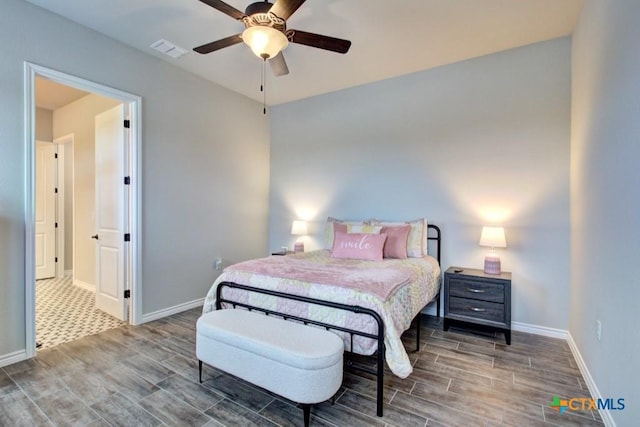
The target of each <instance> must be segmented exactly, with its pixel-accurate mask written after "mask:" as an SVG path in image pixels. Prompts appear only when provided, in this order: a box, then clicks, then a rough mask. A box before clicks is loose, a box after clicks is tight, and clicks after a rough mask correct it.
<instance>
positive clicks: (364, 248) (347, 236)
mask: <svg viewBox="0 0 640 427" xmlns="http://www.w3.org/2000/svg"><path fill="white" fill-rule="evenodd" d="M386 240H387V235H386V234H364V233H343V232H341V231H337V232H335V238H334V239H333V249H332V250H331V258H342V259H364V260H369V261H382V248H383V247H384V242H385V241H386Z"/></svg>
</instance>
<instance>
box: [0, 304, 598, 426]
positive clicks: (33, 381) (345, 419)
mask: <svg viewBox="0 0 640 427" xmlns="http://www.w3.org/2000/svg"><path fill="white" fill-rule="evenodd" d="M199 315H200V309H193V310H189V311H186V312H184V313H180V314H177V315H174V316H171V317H168V318H165V319H162V320H158V321H155V322H151V323H148V324H145V325H141V326H136V327H132V326H123V327H119V328H116V329H111V330H109V331H106V332H102V333H100V334H97V335H92V336H89V337H85V338H82V339H80V340H77V341H73V342H70V343H66V344H61V345H58V346H56V347H52V348H49V349H45V350H42V351H39V352H38V355H37V357H36V358H35V359H31V360H27V361H24V362H20V363H16V364H14V365H10V366H6V367H4V368H1V369H0V425H1V426H5V425H6V426H45V425H46V426H51V425H56V426H66V425H81V426H109V425H111V426H160V425H168V426H202V425H206V426H219V425H226V426H254V425H255V426H274V425H280V426H296V425H302V410H301V409H299V408H298V407H296V406H295V404H293V403H291V402H289V401H287V400H285V399H281V398H279V397H277V396H274V395H272V394H270V393H268V392H265V391H264V390H261V389H259V388H257V387H254V386H252V385H250V384H247V383H245V382H243V381H241V380H238V379H236V378H234V377H231V376H229V375H226V374H224V373H222V372H219V371H216V370H214V369H212V368H205V375H204V379H205V382H204V384H202V385H200V384H199V383H198V369H197V361H196V359H195V321H196V319H197V318H198V317H199ZM421 331H422V345H421V349H420V351H419V352H415V340H414V339H413V337H412V334H411V333H409V332H408V333H407V334H406V336H405V337H404V338H403V339H404V340H405V346H406V348H407V349H409V351H411V352H410V353H409V355H410V358H411V360H412V362H413V364H414V370H413V373H412V374H411V375H410V376H409V377H408V378H406V379H399V378H397V377H395V376H393V375H392V374H391V373H388V375H386V378H385V385H386V388H385V407H384V417H382V418H378V417H376V416H375V383H374V382H373V380H372V379H371V378H368V377H367V376H366V374H364V375H354V374H351V373H345V376H344V382H343V387H342V388H341V390H340V392H339V395H338V399H337V401H336V403H335V405H331V404H330V403H329V402H326V403H322V404H319V405H315V406H314V407H313V408H312V417H311V424H312V425H314V426H402V427H405V426H493V425H509V426H537V425H561V426H595V425H598V426H600V425H603V423H602V420H601V418H600V416H599V414H598V413H597V412H589V411H566V412H564V413H563V414H559V413H558V411H556V410H554V409H553V408H551V407H550V405H551V402H552V400H553V397H554V396H560V397H561V398H572V397H590V396H589V392H588V390H587V387H586V385H585V382H584V380H583V378H582V376H581V375H580V372H579V370H578V368H577V365H576V363H575V360H574V359H573V357H572V355H571V352H570V350H569V346H568V345H567V343H566V342H564V341H562V340H558V339H552V338H546V337H540V336H535V335H529V334H524V333H518V332H514V333H513V334H512V345H511V346H507V345H506V344H505V343H504V337H503V336H502V335H501V334H496V335H495V336H494V335H492V334H480V333H470V332H465V331H462V330H458V329H455V330H454V329H451V330H450V331H449V332H443V331H442V323H441V319H438V318H435V317H425V321H424V322H423V327H422V329H421Z"/></svg>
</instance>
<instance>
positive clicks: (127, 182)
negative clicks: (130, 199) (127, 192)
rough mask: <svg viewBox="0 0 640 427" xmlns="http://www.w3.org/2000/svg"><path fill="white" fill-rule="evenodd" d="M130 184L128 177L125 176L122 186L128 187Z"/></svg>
mask: <svg viewBox="0 0 640 427" xmlns="http://www.w3.org/2000/svg"><path fill="white" fill-rule="evenodd" d="M129 184H131V177H130V176H125V177H124V185H129Z"/></svg>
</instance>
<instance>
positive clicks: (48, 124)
mask: <svg viewBox="0 0 640 427" xmlns="http://www.w3.org/2000/svg"><path fill="white" fill-rule="evenodd" d="M36 139H37V140H38V141H53V111H51V110H47V109H46V108H36Z"/></svg>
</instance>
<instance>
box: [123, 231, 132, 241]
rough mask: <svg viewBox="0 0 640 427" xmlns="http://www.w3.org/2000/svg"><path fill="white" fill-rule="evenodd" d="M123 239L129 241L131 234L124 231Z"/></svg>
mask: <svg viewBox="0 0 640 427" xmlns="http://www.w3.org/2000/svg"><path fill="white" fill-rule="evenodd" d="M124 241H125V242H130V241H131V234H129V233H124Z"/></svg>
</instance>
